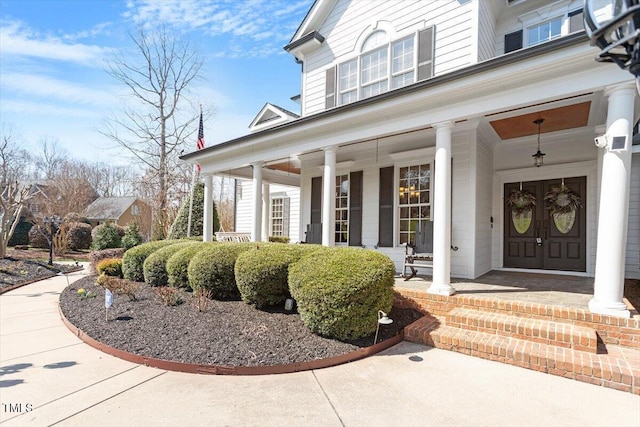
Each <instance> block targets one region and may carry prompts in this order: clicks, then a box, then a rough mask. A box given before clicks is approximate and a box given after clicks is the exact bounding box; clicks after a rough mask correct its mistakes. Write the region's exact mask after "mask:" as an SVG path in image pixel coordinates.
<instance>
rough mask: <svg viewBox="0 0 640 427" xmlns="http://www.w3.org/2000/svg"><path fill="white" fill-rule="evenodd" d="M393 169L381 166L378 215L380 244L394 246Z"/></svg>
mask: <svg viewBox="0 0 640 427" xmlns="http://www.w3.org/2000/svg"><path fill="white" fill-rule="evenodd" d="M393 171H394V167H393V166H389V167H386V168H380V206H379V215H378V246H381V247H387V248H389V247H392V246H393Z"/></svg>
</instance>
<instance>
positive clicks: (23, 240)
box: [7, 217, 49, 247]
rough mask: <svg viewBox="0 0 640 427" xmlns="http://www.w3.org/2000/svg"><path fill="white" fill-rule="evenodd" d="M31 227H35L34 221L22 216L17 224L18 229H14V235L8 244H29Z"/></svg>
mask: <svg viewBox="0 0 640 427" xmlns="http://www.w3.org/2000/svg"><path fill="white" fill-rule="evenodd" d="M31 227H33V222H31V221H30V220H29V219H27V218H24V217H21V218H20V222H18V225H16V229H15V230H14V231H13V235H12V236H11V238H10V239H9V242H8V243H7V246H16V245H28V244H29V231H30V230H31ZM47 247H49V246H47Z"/></svg>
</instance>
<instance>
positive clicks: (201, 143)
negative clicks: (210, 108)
mask: <svg viewBox="0 0 640 427" xmlns="http://www.w3.org/2000/svg"><path fill="white" fill-rule="evenodd" d="M196 146H197V148H198V150H202V149H203V148H204V126H203V125H202V111H200V127H199V128H198V143H197V144H196ZM198 171H200V165H198Z"/></svg>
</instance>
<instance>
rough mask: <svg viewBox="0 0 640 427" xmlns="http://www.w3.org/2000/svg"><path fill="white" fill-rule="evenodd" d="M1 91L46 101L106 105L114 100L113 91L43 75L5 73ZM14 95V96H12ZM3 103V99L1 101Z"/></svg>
mask: <svg viewBox="0 0 640 427" xmlns="http://www.w3.org/2000/svg"><path fill="white" fill-rule="evenodd" d="M1 82H2V84H1V87H2V92H3V93H4V94H5V99H6V94H7V93H8V92H9V93H13V94H17V95H20V96H25V95H26V96H27V97H29V98H30V99H33V98H40V99H46V100H47V102H51V101H53V102H55V101H59V102H66V103H73V104H79V105H87V104H90V105H94V106H108V105H112V104H114V102H115V99H114V97H113V96H112V95H111V93H112V92H113V91H109V90H105V89H104V88H101V89H93V88H88V87H84V86H81V85H77V84H73V83H69V82H67V81H64V80H58V79H54V78H51V77H47V76H44V75H36V74H23V73H5V74H2V79H1ZM14 97H15V96H14ZM3 104H4V101H3Z"/></svg>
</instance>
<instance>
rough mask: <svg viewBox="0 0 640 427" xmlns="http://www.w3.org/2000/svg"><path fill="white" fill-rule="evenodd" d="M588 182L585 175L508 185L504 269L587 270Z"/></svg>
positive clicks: (506, 185)
mask: <svg viewBox="0 0 640 427" xmlns="http://www.w3.org/2000/svg"><path fill="white" fill-rule="evenodd" d="M586 183H587V179H586V177H584V176H583V177H574V178H564V179H562V180H561V179H552V180H545V181H528V182H522V183H520V182H514V183H508V184H505V185H504V200H505V205H504V262H503V265H504V267H511V268H531V269H545V270H567V271H586V258H587V251H586V206H587V205H586V194H587V191H586ZM563 184H564V186H563ZM514 192H515V193H514ZM519 195H522V196H523V197H520V198H518V197H517V196H519ZM514 196H515V197H514ZM545 199H546V200H545ZM532 202H533V203H532ZM534 203H535V204H534Z"/></svg>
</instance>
